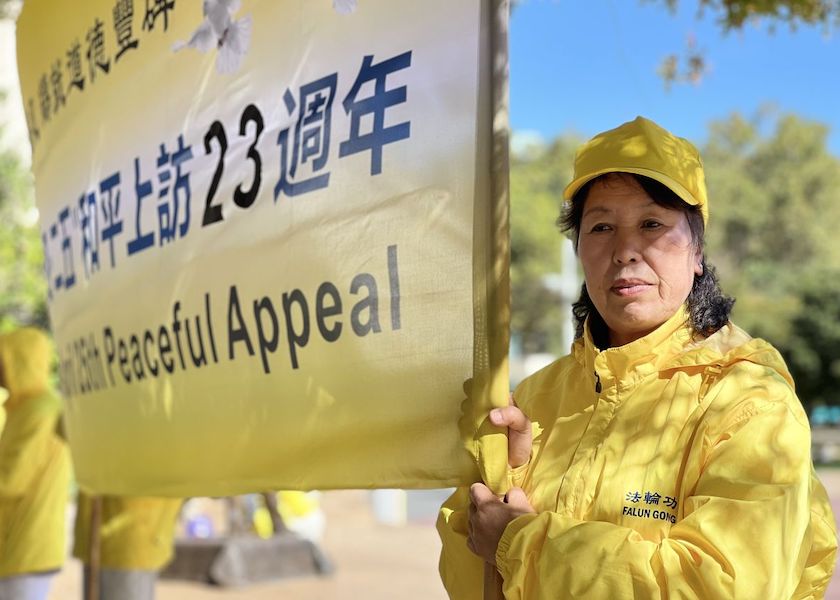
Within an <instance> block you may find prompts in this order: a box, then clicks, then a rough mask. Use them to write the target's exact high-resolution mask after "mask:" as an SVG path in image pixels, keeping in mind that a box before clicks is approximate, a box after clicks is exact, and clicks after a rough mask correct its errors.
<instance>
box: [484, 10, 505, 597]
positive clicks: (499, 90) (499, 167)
mask: <svg viewBox="0 0 840 600" xmlns="http://www.w3.org/2000/svg"><path fill="white" fill-rule="evenodd" d="M489 17H490V23H489V29H490V75H491V89H492V112H491V117H492V121H493V122H492V133H493V137H492V140H493V146H492V155H491V165H490V167H491V177H490V179H491V184H490V185H491V194H492V199H491V204H490V205H491V207H492V210H493V215H492V225H493V227H492V237H491V240H492V244H493V249H494V252H493V256H495V257H497V258H496V260H495V261H494V262H493V264H492V267H493V273H492V277H493V282H494V283H495V286H488V288H489V289H490V290H491V296H490V302H489V306H488V309H489V310H488V313H489V314H488V319H487V325H488V328H489V336H488V337H489V340H488V342H489V350H490V358H491V360H490V363H491V369H503V370H504V373H503V375H504V380H505V382H504V383H505V384H506V386H507V387H509V386H510V381H509V376H508V365H507V356H508V346H509V343H510V258H509V257H510V228H509V223H510V185H509V172H510V160H509V143H510V124H509V117H508V106H509V104H508V102H509V96H508V68H509V63H508V23H509V19H510V0H490V15H489ZM498 257H502V259H501V260H500V259H499V258H498ZM496 383H497V385H496V386H493V391H498V390H495V388H496V387H498V383H499V382H496ZM502 391H504V392H507V390H502ZM504 395H505V397H507V394H506V393H505V394H504ZM487 471H488V469H487V468H485V472H487ZM494 491H495V492H496V493H498V492H499V490H494ZM502 583H503V580H502V576H501V574H500V573H499V571H498V570H497V569H496V567H495V566H494V565H492V564H490V563H485V564H484V600H503V599H504V594H503V592H502Z"/></svg>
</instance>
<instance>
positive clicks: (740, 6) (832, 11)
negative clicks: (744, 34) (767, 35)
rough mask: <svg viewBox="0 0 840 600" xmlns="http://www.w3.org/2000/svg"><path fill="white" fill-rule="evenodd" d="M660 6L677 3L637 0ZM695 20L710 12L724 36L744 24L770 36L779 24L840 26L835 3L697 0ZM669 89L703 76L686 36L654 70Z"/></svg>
mask: <svg viewBox="0 0 840 600" xmlns="http://www.w3.org/2000/svg"><path fill="white" fill-rule="evenodd" d="M641 1H642V2H643V3H656V4H664V5H665V6H666V7H667V8H668V9H669V10H671V11H672V12H673V11H676V9H677V6H678V5H679V0H641ZM697 6H698V9H697V13H698V17H702V16H703V15H704V14H705V13H706V12H711V13H712V14H714V15H715V16H716V17H717V22H718V24H719V25H720V27H721V29H722V30H723V31H724V32H729V31H733V30H740V29H743V28H744V26H745V25H746V24H747V23H755V24H758V23H766V24H767V29H768V31H770V32H771V33H772V32H773V31H774V30H775V28H776V26H777V25H779V24H783V25H787V26H788V27H790V28H791V29H796V28H797V27H798V26H800V25H805V26H817V25H819V26H822V27H823V28H824V29H826V31H828V30H829V29H830V28H831V27H832V26H835V25H837V24H838V23H840V2H837V1H836V0H698V1H697ZM657 71H658V73H659V76H660V77H661V78H662V81H663V82H664V84H665V87H666V88H669V87H670V86H671V85H672V84H674V83H692V84H698V83H699V82H700V81H701V80H702V79H703V76H704V75H705V73H706V59H705V53H704V52H703V51H702V50H701V49H699V48H698V47H697V43H696V40H695V39H694V37H693V36H691V35H689V36H688V41H687V44H686V48H685V49H684V50H683V51H682V52H681V53H671V54H668V55H667V56H666V57H665V58H664V59H662V62H661V63H660V65H659V67H658V69H657Z"/></svg>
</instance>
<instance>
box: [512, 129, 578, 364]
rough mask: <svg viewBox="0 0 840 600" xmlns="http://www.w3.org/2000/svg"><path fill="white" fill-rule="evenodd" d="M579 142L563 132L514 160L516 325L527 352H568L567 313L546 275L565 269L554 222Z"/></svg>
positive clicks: (513, 203) (513, 225) (517, 333)
mask: <svg viewBox="0 0 840 600" xmlns="http://www.w3.org/2000/svg"><path fill="white" fill-rule="evenodd" d="M579 143H580V140H577V139H574V138H567V137H561V138H558V139H557V140H556V141H555V142H554V143H553V144H551V145H550V146H549V147H547V148H532V149H531V150H530V151H529V152H528V153H526V154H525V155H523V156H518V157H517V156H514V157H512V159H511V168H510V203H511V217H510V219H511V223H510V228H511V288H512V296H513V298H512V315H511V328H512V330H513V332H514V334H516V335H518V336H519V337H520V339H521V342H522V348H523V350H524V351H525V352H544V351H551V352H554V353H556V354H565V353H566V352H567V351H568V348H561V347H560V345H561V331H562V327H563V323H564V322H565V321H567V320H568V316H567V315H565V314H563V312H562V311H561V308H560V303H559V301H558V299H557V297H556V296H554V295H553V294H552V293H550V292H549V291H548V290H546V288H545V285H544V284H543V278H544V276H545V275H547V274H549V273H555V272H557V271H558V270H559V269H560V260H561V242H562V239H563V238H562V234H561V233H560V232H559V230H558V228H557V227H553V226H552V224H553V223H554V222H555V221H556V220H557V217H558V216H559V214H560V207H561V202H562V197H563V188H564V187H565V186H566V184H567V183H568V182H569V181H571V176H572V165H573V161H574V151H575V148H576V147H577V146H578V144H579Z"/></svg>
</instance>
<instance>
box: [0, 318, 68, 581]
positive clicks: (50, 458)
mask: <svg viewBox="0 0 840 600" xmlns="http://www.w3.org/2000/svg"><path fill="white" fill-rule="evenodd" d="M51 358H52V351H51V347H50V344H49V341H48V339H47V337H46V336H45V335H44V334H43V333H41V332H40V331H38V330H36V329H28V328H27V329H20V330H17V331H15V332H12V333H9V334H5V335H2V336H0V361H2V364H3V386H4V387H5V388H6V389H8V391H9V399H8V400H7V401H6V404H5V409H6V427H5V429H4V430H3V433H2V435H0V577H8V576H11V575H20V574H23V573H35V572H40V571H51V570H55V569H58V568H60V567H61V565H62V564H63V563H64V553H65V518H64V516H65V508H66V506H67V494H68V489H69V488H68V486H69V480H70V459H69V457H68V453H67V448H66V446H65V444H64V442H63V441H62V439H61V438H60V437H59V436H58V435H57V434H56V426H57V424H58V420H59V417H60V414H61V400H60V399H59V398H58V397H57V396H56V395H55V394H54V393H53V392H51V391H50V389H49V385H48V383H47V378H48V374H49V367H50V360H51Z"/></svg>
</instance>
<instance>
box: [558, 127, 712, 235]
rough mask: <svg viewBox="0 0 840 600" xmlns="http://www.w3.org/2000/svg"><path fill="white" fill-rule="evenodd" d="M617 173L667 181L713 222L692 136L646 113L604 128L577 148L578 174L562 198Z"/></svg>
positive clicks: (567, 197) (701, 164)
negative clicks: (676, 132)
mask: <svg viewBox="0 0 840 600" xmlns="http://www.w3.org/2000/svg"><path fill="white" fill-rule="evenodd" d="M616 172H622V173H634V174H636V175H644V176H646V177H650V178H651V179H655V180H656V181H658V182H660V183H662V184H663V185H666V186H668V188H670V189H671V191H673V192H674V193H675V194H676V195H677V196H679V197H680V198H681V199H682V200H683V201H684V202H686V203H688V204H691V205H694V206H699V207H700V211H701V212H702V214H703V222H704V223H705V222H708V220H709V208H708V203H707V198H706V180H705V176H704V174H703V162H702V161H701V160H700V153H699V152H698V151H697V148H695V147H694V144H692V143H691V142H689V141H688V140H686V139H684V138H681V137H677V136H675V135H672V134H671V133H670V132H668V131H666V130H665V129H663V128H662V127H660V126H659V125H657V124H656V123H654V122H653V121H651V120H649V119H645V118H644V117H636V118H635V119H634V120H632V121H628V122H627V123H624V124H623V125H621V126H619V127H616V128H615V129H610V130H609V131H605V132H603V133H599V134H598V135H596V136H595V137H593V138H592V139H591V140H589V141H588V142H586V143H585V144H584V145H583V146H581V147H580V148H579V149H578V151H577V154H576V155H575V175H574V179H573V180H572V182H571V183H570V184H569V185H568V186H566V189H565V190H564V191H563V197H564V198H565V199H566V200H567V201H570V200H571V199H572V197H573V196H574V195H575V192H577V191H578V190H579V189H580V188H581V187H582V186H583V185H585V184H586V183H587V182H588V181H591V180H592V179H595V178H596V177H598V176H599V175H603V174H605V173H616Z"/></svg>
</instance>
